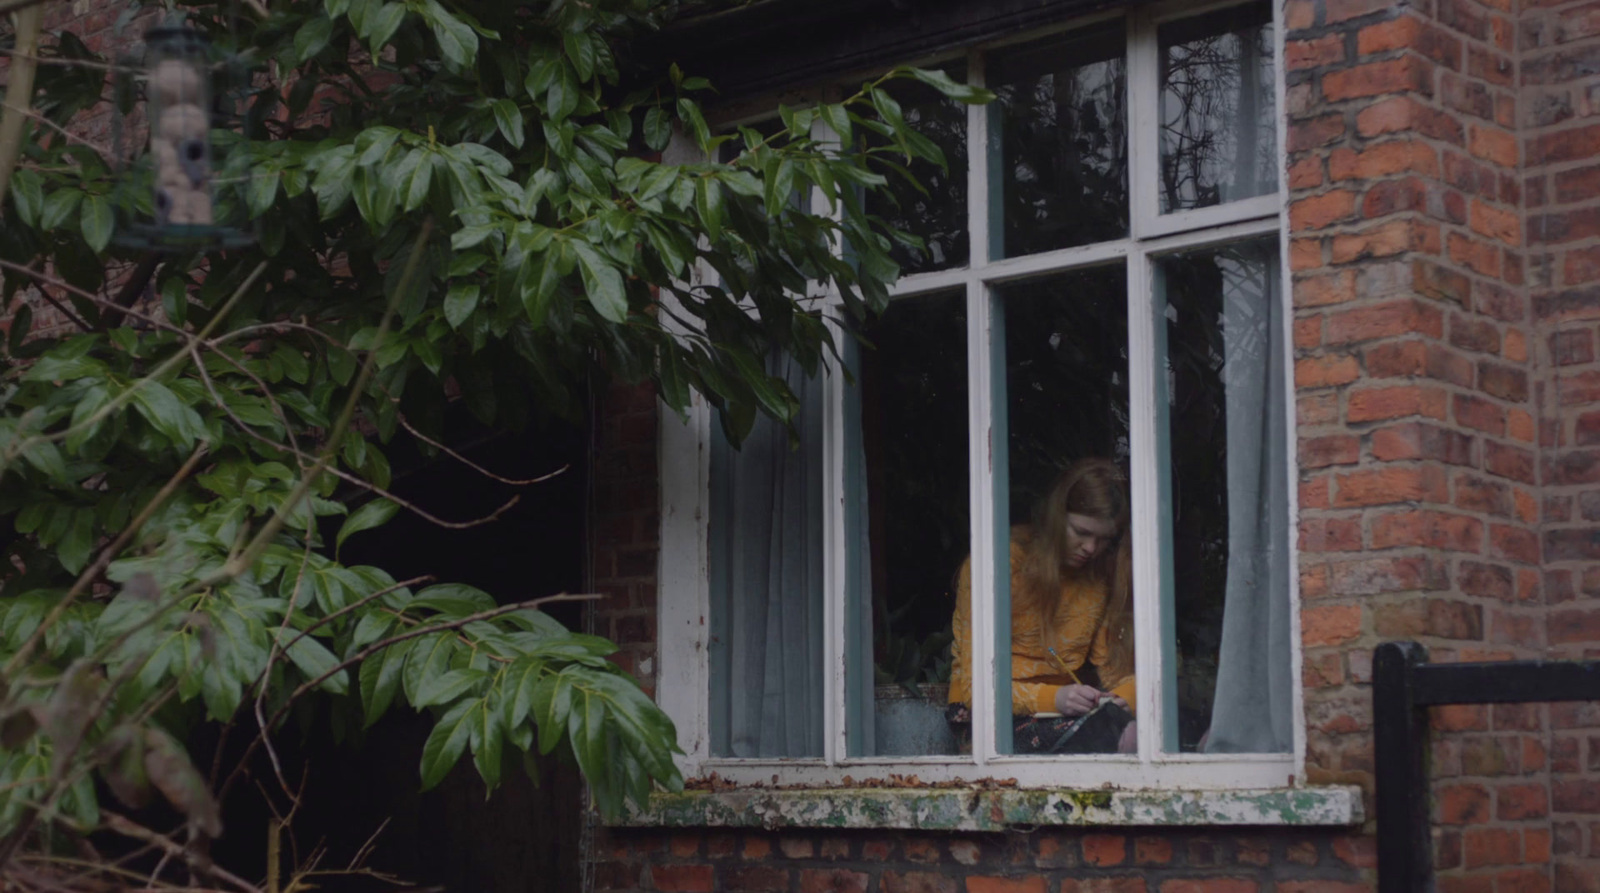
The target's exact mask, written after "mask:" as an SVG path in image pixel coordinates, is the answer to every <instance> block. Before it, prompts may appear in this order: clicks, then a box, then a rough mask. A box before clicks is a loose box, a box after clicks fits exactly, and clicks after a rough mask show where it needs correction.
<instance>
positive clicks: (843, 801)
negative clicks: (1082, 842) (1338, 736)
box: [618, 786, 1363, 831]
mask: <svg viewBox="0 0 1600 893" xmlns="http://www.w3.org/2000/svg"><path fill="white" fill-rule="evenodd" d="M1362 819H1363V814H1362V807H1361V791H1360V789H1359V788H1355V787H1342V786H1329V787H1304V788H1268V789H1261V790H1242V791H1173V790H1140V791H1111V790H1081V789H1040V790H1018V789H999V790H996V789H984V788H977V787H973V788H921V789H919V788H826V789H815V790H772V789H762V788H750V789H740V790H724V791H685V792H683V793H678V794H663V793H658V794H656V795H654V796H652V797H651V800H650V805H649V807H648V808H647V809H642V810H641V809H634V810H633V811H632V812H630V813H629V814H628V816H626V817H625V818H624V819H622V820H621V821H620V822H618V824H619V825H622V826H634V827H724V828H838V829H844V828H906V829H913V828H916V829H922V830H945V831H1002V830H1005V829H1008V828H1023V827H1036V826H1186V827H1197V826H1214V825H1233V826H1238V825H1260V826H1341V825H1359V824H1360V823H1361V821H1362Z"/></svg>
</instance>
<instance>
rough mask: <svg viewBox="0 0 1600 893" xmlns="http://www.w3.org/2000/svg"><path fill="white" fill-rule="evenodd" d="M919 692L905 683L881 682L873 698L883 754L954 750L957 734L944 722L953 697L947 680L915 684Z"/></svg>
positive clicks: (928, 752) (875, 721) (876, 726)
mask: <svg viewBox="0 0 1600 893" xmlns="http://www.w3.org/2000/svg"><path fill="white" fill-rule="evenodd" d="M914 688H915V689H916V692H917V693H916V694H913V693H912V692H911V691H908V690H907V689H906V686H903V685H880V686H878V687H877V690H876V692H875V695H874V698H875V701H874V710H873V714H874V715H873V722H874V725H875V730H874V731H875V733H876V738H877V752H878V754H879V755H880V756H922V755H925V754H953V753H955V752H956V739H955V735H954V734H952V733H951V731H950V724H949V723H947V722H945V719H944V711H945V707H946V706H947V704H948V703H949V699H950V686H949V684H948V683H943V682H939V683H927V684H923V685H917V686H914Z"/></svg>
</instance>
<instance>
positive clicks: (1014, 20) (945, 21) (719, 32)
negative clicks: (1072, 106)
mask: <svg viewBox="0 0 1600 893" xmlns="http://www.w3.org/2000/svg"><path fill="white" fill-rule="evenodd" d="M1123 5H1129V3H1128V0H982V2H975V0H755V2H749V3H744V4H741V5H730V4H729V3H726V2H706V3H689V4H684V5H683V7H681V8H680V10H679V12H678V14H677V15H676V16H675V17H674V18H673V20H672V21H671V23H670V24H668V25H667V26H666V27H665V28H664V29H663V30H661V31H660V32H658V33H657V34H655V35H653V36H652V37H650V38H649V39H648V40H647V41H646V42H645V45H644V46H643V47H642V49H643V50H644V55H645V57H646V58H647V59H649V60H650V61H652V62H656V63H660V64H662V65H665V64H666V63H669V62H676V63H678V65H679V66H680V67H681V68H682V69H683V70H684V71H685V72H687V73H689V74H694V75H701V76H704V77H707V78H709V79H710V80H711V83H712V84H713V85H714V86H715V87H716V88H717V91H718V96H719V99H720V100H735V99H742V98H748V97H751V96H756V95H761V94H768V93H774V92H777V91H780V90H784V89H787V88H792V87H797V86H802V85H807V84H816V83H820V82H825V81H828V80H830V79H837V78H839V77H842V76H844V75H847V74H851V73H856V72H865V71H872V70H875V69H882V68H887V67H889V66H891V65H894V64H898V63H900V62H905V61H912V60H916V59H920V58H926V57H929V56H934V55H937V54H940V53H943V52H947V51H950V50H954V49H957V48H960V47H965V46H970V45H972V44H975V43H982V42H984V41H987V40H994V39H996V38H1000V37H1004V36H1006V35H1008V34H1013V33H1016V32H1018V31H1022V30H1026V29H1029V28H1037V27H1041V26H1044V25H1049V24H1053V23H1060V22H1064V21H1067V20H1069V19H1071V18H1074V17H1077V16H1082V15H1086V14H1089V13H1093V12H1097V11H1100V10H1103V9H1109V8H1111V7H1115V6H1123Z"/></svg>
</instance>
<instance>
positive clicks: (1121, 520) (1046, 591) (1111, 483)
mask: <svg viewBox="0 0 1600 893" xmlns="http://www.w3.org/2000/svg"><path fill="white" fill-rule="evenodd" d="M1127 487H1128V479H1127V476H1126V475H1124V474H1123V473H1122V469H1121V468H1119V467H1118V466H1117V464H1116V463H1115V462H1112V461H1111V460H1110V459H1094V458H1091V459H1079V460H1078V461H1076V462H1074V463H1072V464H1071V465H1069V466H1067V468H1066V470H1064V471H1062V472H1061V475H1060V476H1059V477H1057V478H1056V482H1055V483H1054V484H1053V485H1051V487H1050V492H1049V493H1048V494H1046V495H1045V498H1044V499H1043V500H1041V501H1040V502H1039V504H1038V505H1037V506H1035V507H1034V513H1033V526H1032V529H1031V530H1030V531H1029V532H1028V543H1027V559H1026V561H1025V562H1024V564H1023V566H1022V577H1023V579H1024V580H1026V581H1027V584H1028V585H1027V586H1025V587H1023V590H1022V592H1019V593H1012V597H1013V598H1020V599H1022V600H1023V603H1022V604H1021V605H1019V607H1020V608H1022V609H1023V610H1025V611H1032V612H1037V614H1038V616H1040V617H1041V618H1043V620H1044V628H1045V629H1052V628H1053V627H1054V625H1055V612H1056V606H1057V605H1058V604H1059V602H1060V593H1061V586H1062V584H1063V583H1065V582H1066V580H1067V579H1068V578H1070V577H1083V576H1087V577H1088V578H1089V579H1092V580H1101V581H1106V582H1108V583H1109V584H1110V586H1109V588H1110V594H1109V597H1108V599H1107V602H1106V612H1105V617H1104V619H1103V620H1101V624H1102V625H1103V626H1104V627H1105V628H1106V633H1107V635H1106V640H1107V643H1108V644H1109V645H1110V651H1111V655H1110V660H1109V661H1108V665H1107V666H1104V667H1097V668H1096V669H1098V670H1099V671H1100V676H1101V685H1102V686H1107V687H1109V686H1112V685H1115V684H1116V683H1117V682H1119V681H1120V680H1122V679H1123V678H1126V677H1127V676H1129V675H1131V674H1132V673H1133V583H1132V580H1133V548H1132V537H1129V536H1128V535H1127V531H1128V489H1127ZM1068 515H1087V516H1088V517H1091V518H1097V519H1100V520H1104V521H1113V522H1115V523H1116V525H1117V541H1116V543H1115V544H1113V545H1112V546H1111V547H1110V548H1107V549H1105V550H1104V551H1102V552H1101V553H1100V554H1099V555H1097V556H1095V559H1094V560H1093V561H1092V562H1090V563H1089V564H1087V565H1084V566H1083V567H1082V568H1078V569H1073V568H1072V567H1071V566H1070V565H1068V563H1067V559H1068V557H1069V556H1068V555H1067V527H1068V522H1067V516H1068Z"/></svg>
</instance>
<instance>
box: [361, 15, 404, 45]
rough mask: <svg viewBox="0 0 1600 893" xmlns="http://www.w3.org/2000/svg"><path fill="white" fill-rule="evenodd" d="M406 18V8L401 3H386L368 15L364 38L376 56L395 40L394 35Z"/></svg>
mask: <svg viewBox="0 0 1600 893" xmlns="http://www.w3.org/2000/svg"><path fill="white" fill-rule="evenodd" d="M405 18H406V8H405V6H404V5H403V4H400V3H385V4H383V6H382V7H380V8H378V9H377V10H375V11H373V12H371V13H369V14H368V15H367V19H366V22H365V25H366V29H365V33H364V34H363V35H362V36H363V37H365V38H366V40H367V46H368V47H370V48H371V49H372V54H373V55H374V56H376V55H378V53H379V51H380V50H381V49H382V48H383V47H384V46H385V45H386V44H388V43H389V41H390V40H391V39H393V38H394V33H395V32H396V31H398V30H400V23H401V22H404V21H405Z"/></svg>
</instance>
